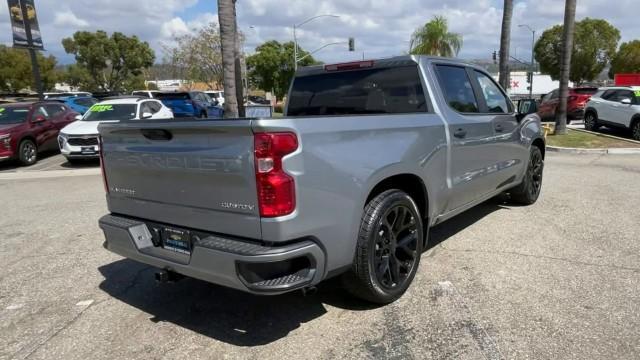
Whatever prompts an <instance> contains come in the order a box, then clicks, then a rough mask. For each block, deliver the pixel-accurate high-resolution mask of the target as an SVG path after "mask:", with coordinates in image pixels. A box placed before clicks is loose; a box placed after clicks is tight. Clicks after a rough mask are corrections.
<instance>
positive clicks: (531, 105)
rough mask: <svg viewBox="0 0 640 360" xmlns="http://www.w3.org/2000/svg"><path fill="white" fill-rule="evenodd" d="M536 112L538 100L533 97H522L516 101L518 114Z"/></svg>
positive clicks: (523, 114) (524, 114)
mask: <svg viewBox="0 0 640 360" xmlns="http://www.w3.org/2000/svg"><path fill="white" fill-rule="evenodd" d="M537 112H538V102H537V101H535V100H534V99H523V100H520V101H519V102H518V114H519V115H522V116H526V115H529V114H534V113H537Z"/></svg>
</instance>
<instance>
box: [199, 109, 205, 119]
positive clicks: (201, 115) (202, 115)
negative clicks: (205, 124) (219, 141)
mask: <svg viewBox="0 0 640 360" xmlns="http://www.w3.org/2000/svg"><path fill="white" fill-rule="evenodd" d="M206 118H207V113H206V112H204V111H203V112H202V113H200V119H206Z"/></svg>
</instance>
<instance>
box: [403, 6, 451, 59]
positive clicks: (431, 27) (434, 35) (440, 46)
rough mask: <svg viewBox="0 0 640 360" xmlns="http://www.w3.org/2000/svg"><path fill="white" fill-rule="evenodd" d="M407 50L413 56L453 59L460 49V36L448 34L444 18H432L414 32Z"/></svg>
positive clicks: (447, 26)
mask: <svg viewBox="0 0 640 360" xmlns="http://www.w3.org/2000/svg"><path fill="white" fill-rule="evenodd" d="M409 48H410V49H411V51H410V52H411V54H414V55H432V56H445V57H454V56H458V53H459V52H460V49H461V48H462V35H460V34H456V33H451V32H449V24H448V22H447V19H446V18H445V17H444V16H434V17H433V19H432V20H431V21H429V22H428V23H426V24H425V25H424V26H422V27H420V28H418V29H416V31H414V33H413V35H411V42H410V45H409Z"/></svg>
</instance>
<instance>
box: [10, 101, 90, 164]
mask: <svg viewBox="0 0 640 360" xmlns="http://www.w3.org/2000/svg"><path fill="white" fill-rule="evenodd" d="M77 115H79V114H78V113H77V112H75V111H73V110H71V109H69V108H68V107H66V106H65V105H62V104H60V103H59V102H36V103H15V104H0V160H7V159H17V160H20V162H21V163H22V164H23V165H33V164H35V163H36V162H37V161H38V153H39V152H42V151H47V150H56V149H58V140H57V139H58V133H59V132H60V129H62V128H63V127H65V126H67V125H68V124H70V123H72V122H74V121H75V120H76V116H77Z"/></svg>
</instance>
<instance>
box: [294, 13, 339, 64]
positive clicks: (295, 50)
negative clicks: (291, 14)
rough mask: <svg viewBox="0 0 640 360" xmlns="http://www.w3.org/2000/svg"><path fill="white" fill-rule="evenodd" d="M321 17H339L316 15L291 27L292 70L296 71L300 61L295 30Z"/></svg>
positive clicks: (334, 16)
mask: <svg viewBox="0 0 640 360" xmlns="http://www.w3.org/2000/svg"><path fill="white" fill-rule="evenodd" d="M321 17H333V18H339V17H340V16H338V15H331V14H323V15H316V16H312V17H310V18H308V19H306V20H305V21H303V22H301V23H299V24H295V25H293V69H294V70H298V61H299V60H300V59H298V38H297V36H296V30H297V29H298V28H299V27H300V26H302V25H304V24H306V23H308V22H310V21H313V20H315V19H318V18H321Z"/></svg>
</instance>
